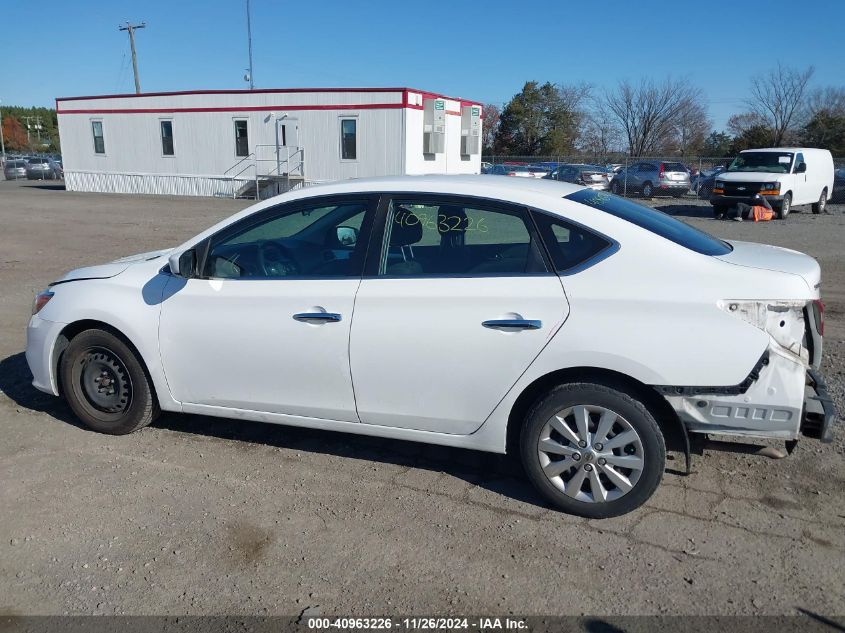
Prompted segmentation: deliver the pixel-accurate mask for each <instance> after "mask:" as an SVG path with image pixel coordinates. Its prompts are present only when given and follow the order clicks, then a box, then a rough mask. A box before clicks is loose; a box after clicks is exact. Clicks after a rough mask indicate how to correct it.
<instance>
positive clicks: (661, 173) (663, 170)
mask: <svg viewBox="0 0 845 633" xmlns="http://www.w3.org/2000/svg"><path fill="white" fill-rule="evenodd" d="M665 176H666V167H665V165H664V164H663V163H660V171H659V172H657V177H658V178H661V179H662V178H664V177H665Z"/></svg>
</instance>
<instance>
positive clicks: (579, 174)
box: [545, 164, 610, 191]
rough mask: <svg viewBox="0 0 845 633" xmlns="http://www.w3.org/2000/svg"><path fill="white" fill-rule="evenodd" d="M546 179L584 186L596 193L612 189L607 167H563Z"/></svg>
mask: <svg viewBox="0 0 845 633" xmlns="http://www.w3.org/2000/svg"><path fill="white" fill-rule="evenodd" d="M545 177H546V178H548V179H550V180H562V181H564V182H572V183H575V184H576V185H584V186H586V187H589V188H590V189H595V190H596V191H607V190H608V189H609V188H610V178H609V177H608V171H607V167H599V166H597V165H585V164H575V165H561V166H560V167H558V168H557V169H555V170H554V171H553V172H552V173H551V174H549V175H548V176H545Z"/></svg>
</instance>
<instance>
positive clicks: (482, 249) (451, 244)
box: [378, 196, 548, 277]
mask: <svg viewBox="0 0 845 633" xmlns="http://www.w3.org/2000/svg"><path fill="white" fill-rule="evenodd" d="M545 272H548V271H547V269H546V265H545V262H544V261H543V257H542V252H541V249H540V247H539V245H538V244H537V241H536V239H535V234H534V232H533V231H532V230H531V226H530V224H529V222H528V217H527V212H526V210H525V209H523V208H521V207H513V208H512V207H509V206H499V205H495V204H491V203H490V202H488V201H484V200H476V199H472V198H469V199H466V200H463V199H439V198H430V197H428V196H420V197H414V196H408V197H405V196H402V197H398V196H397V197H396V198H394V199H393V200H391V202H390V206H389V209H388V213H387V219H386V221H385V231H384V238H383V246H382V252H381V258H380V261H379V266H378V275H380V276H390V277H393V276H408V277H415V276H416V277H419V276H432V275H434V276H455V275H459V276H464V275H466V276H479V275H502V276H510V275H524V274H531V273H545Z"/></svg>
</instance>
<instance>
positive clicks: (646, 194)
mask: <svg viewBox="0 0 845 633" xmlns="http://www.w3.org/2000/svg"><path fill="white" fill-rule="evenodd" d="M653 195H654V187H653V186H652V184H651V183H650V182H646V183H645V184H643V198H651V197H652V196H653Z"/></svg>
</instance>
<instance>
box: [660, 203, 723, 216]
mask: <svg viewBox="0 0 845 633" xmlns="http://www.w3.org/2000/svg"><path fill="white" fill-rule="evenodd" d="M654 208H655V209H657V210H658V211H663V213H668V214H669V215H679V216H682V217H685V218H713V207H711V206H710V205H709V204H708V205H706V206H704V205H700V204H660V205H655V207H654Z"/></svg>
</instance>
